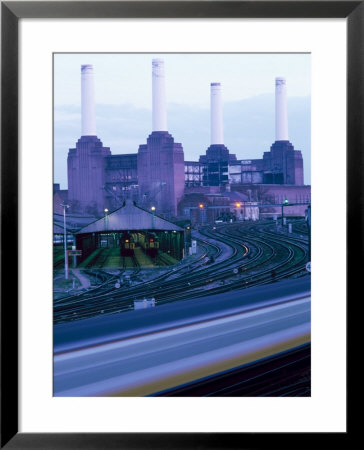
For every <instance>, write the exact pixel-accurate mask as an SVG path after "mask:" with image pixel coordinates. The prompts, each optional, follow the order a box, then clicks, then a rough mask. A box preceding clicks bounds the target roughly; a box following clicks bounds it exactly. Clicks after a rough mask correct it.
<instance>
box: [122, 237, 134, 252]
mask: <svg viewBox="0 0 364 450" xmlns="http://www.w3.org/2000/svg"><path fill="white" fill-rule="evenodd" d="M134 250H135V239H134V237H133V235H132V234H131V233H123V234H122V236H121V237H120V255H121V256H132V255H134Z"/></svg>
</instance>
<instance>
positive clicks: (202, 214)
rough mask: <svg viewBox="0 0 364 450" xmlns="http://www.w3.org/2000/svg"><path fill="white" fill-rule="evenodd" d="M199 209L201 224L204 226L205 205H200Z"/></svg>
mask: <svg viewBox="0 0 364 450" xmlns="http://www.w3.org/2000/svg"><path fill="white" fill-rule="evenodd" d="M198 207H199V208H200V222H201V225H203V223H204V204H203V203H200V204H199V205H198Z"/></svg>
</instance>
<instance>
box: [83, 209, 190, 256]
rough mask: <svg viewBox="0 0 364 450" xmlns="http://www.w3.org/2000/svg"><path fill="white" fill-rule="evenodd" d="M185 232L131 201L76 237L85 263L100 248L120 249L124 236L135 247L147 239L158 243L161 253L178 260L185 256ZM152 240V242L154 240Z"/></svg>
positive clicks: (106, 214) (85, 228)
mask: <svg viewBox="0 0 364 450" xmlns="http://www.w3.org/2000/svg"><path fill="white" fill-rule="evenodd" d="M184 234H185V230H184V229H183V228H181V227H179V226H178V225H175V224H174V223H172V222H170V221H168V220H165V219H163V218H161V217H159V216H158V215H157V214H155V212H154V211H152V212H151V211H147V210H145V209H143V208H141V207H139V206H137V205H136V203H135V202H134V201H132V200H126V201H125V202H124V203H123V206H122V207H121V208H119V209H117V210H116V211H114V212H112V213H110V214H108V213H107V212H106V213H105V216H104V217H103V218H101V219H99V220H96V221H95V222H93V223H90V224H89V225H87V226H86V227H84V228H82V229H81V230H79V231H78V232H77V233H76V246H77V249H78V250H81V251H82V260H84V259H85V258H87V257H88V256H89V255H90V254H91V253H92V252H93V251H95V250H96V249H99V248H116V247H119V248H120V247H121V246H122V243H123V242H125V236H126V235H127V236H131V237H132V238H133V241H134V242H135V244H136V246H143V243H144V242H145V241H146V239H147V237H148V236H154V238H155V240H156V241H158V252H162V253H166V254H168V255H169V256H171V257H173V258H174V259H176V260H180V259H182V258H183V256H184ZM154 238H153V239H154Z"/></svg>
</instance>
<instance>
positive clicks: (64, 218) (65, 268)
mask: <svg viewBox="0 0 364 450" xmlns="http://www.w3.org/2000/svg"><path fill="white" fill-rule="evenodd" d="M61 206H62V208H63V232H64V235H63V242H64V277H65V279H66V280H68V255H67V229H66V208H69V207H70V206H69V205H66V204H65V203H62V204H61Z"/></svg>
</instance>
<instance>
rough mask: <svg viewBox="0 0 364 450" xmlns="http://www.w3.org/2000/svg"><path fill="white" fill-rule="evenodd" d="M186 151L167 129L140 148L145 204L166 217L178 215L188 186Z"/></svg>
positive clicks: (150, 137) (140, 170)
mask: <svg viewBox="0 0 364 450" xmlns="http://www.w3.org/2000/svg"><path fill="white" fill-rule="evenodd" d="M184 173H185V169H184V154H183V148H182V145H181V144H178V143H175V142H174V139H173V137H172V136H171V135H170V134H169V133H168V132H166V131H154V132H153V133H152V134H150V135H149V137H148V139H147V144H143V145H140V146H139V150H138V184H139V195H140V198H141V201H142V203H143V204H144V203H145V204H146V205H148V206H152V205H153V206H155V207H156V208H157V211H158V213H159V214H164V215H165V216H166V217H170V216H171V215H177V205H178V202H179V201H180V200H181V198H182V196H183V192H184V186H185V175H184Z"/></svg>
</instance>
